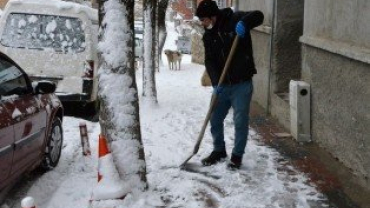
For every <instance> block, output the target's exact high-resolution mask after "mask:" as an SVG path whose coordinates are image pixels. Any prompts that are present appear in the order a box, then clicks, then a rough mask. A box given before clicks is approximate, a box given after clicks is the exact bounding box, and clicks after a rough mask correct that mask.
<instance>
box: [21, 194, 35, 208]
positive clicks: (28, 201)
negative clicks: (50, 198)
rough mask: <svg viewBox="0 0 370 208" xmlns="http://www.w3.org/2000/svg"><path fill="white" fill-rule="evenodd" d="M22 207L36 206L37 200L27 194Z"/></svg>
mask: <svg viewBox="0 0 370 208" xmlns="http://www.w3.org/2000/svg"><path fill="white" fill-rule="evenodd" d="M21 208H36V205H35V200H34V199H33V198H32V197H30V196H27V197H26V198H24V199H22V201H21Z"/></svg>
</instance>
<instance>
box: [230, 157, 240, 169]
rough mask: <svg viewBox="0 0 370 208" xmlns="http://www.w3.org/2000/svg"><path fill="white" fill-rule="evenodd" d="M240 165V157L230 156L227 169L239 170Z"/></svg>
mask: <svg viewBox="0 0 370 208" xmlns="http://www.w3.org/2000/svg"><path fill="white" fill-rule="evenodd" d="M241 165H242V157H240V156H236V155H234V154H232V155H231V159H230V162H229V163H228V164H227V167H228V168H230V169H239V168H240V166H241Z"/></svg>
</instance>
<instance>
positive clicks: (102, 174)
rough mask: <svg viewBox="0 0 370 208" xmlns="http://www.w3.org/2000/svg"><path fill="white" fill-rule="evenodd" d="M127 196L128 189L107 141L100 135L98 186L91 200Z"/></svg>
mask: <svg viewBox="0 0 370 208" xmlns="http://www.w3.org/2000/svg"><path fill="white" fill-rule="evenodd" d="M126 194H127V188H126V187H125V184H124V183H123V181H122V180H121V179H120V177H119V173H118V171H117V168H116V166H115V164H114V161H113V156H112V153H111V152H110V151H109V149H108V145H107V141H106V139H105V137H104V136H103V135H102V134H100V135H99V159H98V184H97V185H96V187H95V188H94V189H93V193H92V195H91V200H106V199H123V198H124V197H125V196H126Z"/></svg>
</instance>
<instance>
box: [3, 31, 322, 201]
mask: <svg viewBox="0 0 370 208" xmlns="http://www.w3.org/2000/svg"><path fill="white" fill-rule="evenodd" d="M169 29H171V28H169ZM175 37H176V35H174V34H171V33H170V34H169V35H168V39H167V42H166V45H165V48H172V49H174V39H175ZM166 61H167V60H165V57H164V62H165V64H164V66H163V67H161V70H160V72H159V73H157V74H156V83H157V92H158V101H159V103H158V106H149V105H144V104H143V103H141V106H140V119H141V131H142V138H143V143H144V148H145V155H146V163H147V178H148V182H149V190H148V191H147V193H145V194H143V195H141V196H139V198H134V197H132V196H128V197H126V199H125V200H123V201H108V202H105V204H111V205H113V204H115V207H120V208H150V207H173V208H174V207H184V208H197V207H223V208H252V207H253V208H258V207H261V208H262V207H264V208H265V207H268V208H274V207H276V208H277V207H292V208H296V207H312V204H315V205H314V207H326V206H327V205H326V204H324V202H323V201H325V200H324V199H325V197H324V196H323V195H322V194H320V193H319V192H318V191H317V190H316V189H315V188H314V187H312V186H311V185H308V183H307V177H306V176H305V175H304V174H302V173H299V172H298V171H297V170H295V169H294V168H293V167H291V172H294V173H295V174H294V175H288V173H284V172H281V171H277V169H278V166H279V164H278V162H277V161H278V160H279V159H280V158H281V157H282V156H281V155H280V154H279V153H278V152H277V151H275V150H274V149H271V148H269V147H266V146H263V145H261V144H260V143H259V142H258V140H259V135H258V134H257V133H256V132H255V131H254V130H253V129H251V131H250V138H249V141H248V145H247V149H246V154H245V155H244V158H243V165H242V167H241V169H240V170H238V171H230V170H228V169H227V168H226V163H219V164H217V165H214V166H211V167H201V166H200V159H201V158H203V157H205V156H207V155H208V154H209V153H210V152H211V151H212V139H211V135H210V133H209V129H207V131H206V134H205V137H204V140H203V143H202V145H201V148H200V150H199V153H198V154H197V155H196V156H194V157H193V158H192V159H191V160H190V164H191V167H194V169H193V168H190V169H189V171H184V170H180V169H179V168H178V166H179V165H180V164H181V163H182V162H183V161H184V160H185V159H186V157H188V156H189V155H190V153H191V152H192V150H193V146H194V144H195V142H196V139H197V136H198V132H199V131H200V128H201V125H202V123H203V121H204V117H205V115H206V112H207V110H208V104H209V100H210V97H211V89H210V88H205V87H202V86H201V85H200V77H201V74H202V73H203V70H204V66H202V65H197V64H193V63H191V61H190V56H189V55H184V57H183V64H182V66H181V69H182V70H180V71H170V70H168V68H167V64H166ZM141 73H142V72H141V71H140V70H138V71H137V83H138V88H139V97H140V96H141V89H142V82H141V77H142V74H141ZM230 115H232V113H230V114H229V116H228V117H227V119H226V122H225V138H226V143H227V150H228V153H229V154H230V152H231V148H232V146H233V134H234V131H233V121H232V117H231V116H230ZM80 121H81V119H77V118H72V117H65V119H64V124H63V125H64V133H65V135H64V136H65V141H64V148H63V152H62V158H61V161H60V164H59V166H58V167H57V168H55V170H53V171H51V172H48V173H45V174H43V175H39V176H37V177H33V178H32V179H31V180H32V181H31V182H29V184H28V185H25V186H23V187H21V189H22V190H23V191H21V192H20V193H17V196H10V198H9V199H8V200H6V203H5V204H3V205H2V206H1V208H18V207H20V199H22V198H23V197H25V196H27V195H28V196H32V197H34V198H35V201H36V203H37V207H38V208H62V207H63V208H65V207H74V208H87V207H88V206H89V199H90V197H91V192H92V189H93V188H94V186H95V185H96V183H97V162H98V158H97V142H98V134H99V133H100V126H99V123H92V122H87V128H88V130H89V137H90V144H91V147H92V155H91V157H83V156H82V150H81V148H80V137H79V128H78V126H79V122H80ZM103 204H104V203H103ZM112 207H113V206H112Z"/></svg>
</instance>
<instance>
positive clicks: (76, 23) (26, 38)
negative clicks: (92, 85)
mask: <svg viewBox="0 0 370 208" xmlns="http://www.w3.org/2000/svg"><path fill="white" fill-rule="evenodd" d="M1 44H2V45H4V46H6V47H11V48H29V49H38V50H45V49H53V50H55V51H57V52H64V53H79V52H82V51H84V50H85V48H86V44H85V31H84V25H83V24H82V21H81V20H80V19H78V18H73V17H64V16H57V15H42V14H22V13H11V14H10V15H9V16H8V18H7V20H6V25H5V28H4V32H3V34H2V36H1Z"/></svg>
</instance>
